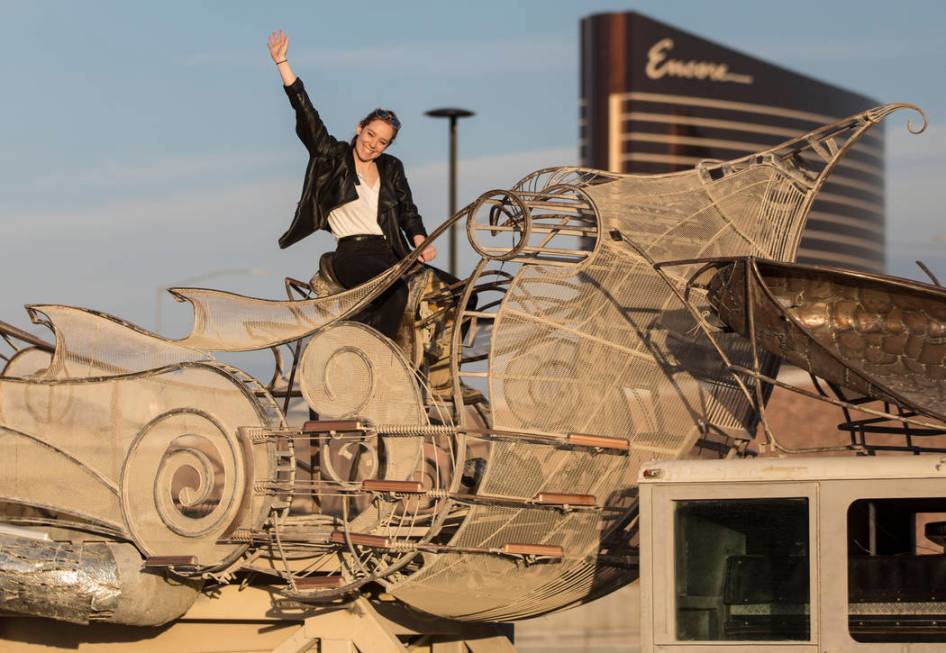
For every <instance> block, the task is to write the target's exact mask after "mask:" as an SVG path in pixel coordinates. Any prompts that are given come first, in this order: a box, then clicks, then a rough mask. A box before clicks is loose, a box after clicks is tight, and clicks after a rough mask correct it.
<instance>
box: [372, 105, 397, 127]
mask: <svg viewBox="0 0 946 653" xmlns="http://www.w3.org/2000/svg"><path fill="white" fill-rule="evenodd" d="M374 116H375V117H376V118H380V119H381V120H383V121H384V122H386V123H388V124H389V125H391V126H392V127H394V129H400V128H401V121H400V120H398V119H397V116H396V115H394V112H393V111H388V110H387V109H376V110H375V112H374Z"/></svg>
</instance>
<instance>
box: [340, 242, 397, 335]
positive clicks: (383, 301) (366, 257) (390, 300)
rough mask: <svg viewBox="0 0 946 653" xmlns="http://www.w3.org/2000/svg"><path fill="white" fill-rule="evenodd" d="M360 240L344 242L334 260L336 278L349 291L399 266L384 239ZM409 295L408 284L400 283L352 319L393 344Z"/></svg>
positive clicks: (393, 285) (394, 284)
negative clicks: (382, 335) (372, 328)
mask: <svg viewBox="0 0 946 653" xmlns="http://www.w3.org/2000/svg"><path fill="white" fill-rule="evenodd" d="M356 238H357V239H349V238H341V239H340V240H339V241H338V248H337V249H336V250H335V256H334V257H332V268H333V269H334V270H335V277H336V278H337V279H338V280H339V282H341V284H342V285H343V286H344V287H345V288H346V289H348V288H354V287H355V286H357V285H360V284H362V283H364V282H365V281H368V279H372V278H374V277H376V276H378V275H379V274H381V273H382V272H384V271H385V270H387V269H388V268H390V267H391V266H393V265H395V264H397V262H398V259H397V257H396V256H395V255H394V252H393V251H391V248H390V246H388V243H387V241H386V240H385V239H384V236H372V237H369V238H365V237H364V236H358V237H356ZM407 294H408V292H407V284H406V283H404V280H403V279H398V280H397V281H395V282H394V283H393V284H392V285H391V286H389V287H388V289H387V290H385V291H384V292H383V293H381V295H380V296H379V297H378V298H377V299H375V300H374V301H373V302H371V303H370V304H369V305H368V306H367V307H366V308H365V310H363V311H361V312H360V313H358V314H357V315H355V316H353V317H352V319H353V320H355V321H356V322H361V323H363V324H367V325H369V326H371V327H374V328H375V329H377V330H378V331H380V332H381V333H383V334H384V335H386V336H387V337H388V338H391V339H392V340H393V339H394V336H396V335H397V329H398V326H400V324H401V317H402V316H403V315H404V308H405V307H406V306H407Z"/></svg>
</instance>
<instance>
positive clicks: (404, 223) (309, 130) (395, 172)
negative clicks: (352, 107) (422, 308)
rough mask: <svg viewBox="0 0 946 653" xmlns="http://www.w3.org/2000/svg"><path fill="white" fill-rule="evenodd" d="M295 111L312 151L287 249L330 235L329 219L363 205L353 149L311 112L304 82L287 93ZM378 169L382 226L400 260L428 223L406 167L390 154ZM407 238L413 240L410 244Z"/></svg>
mask: <svg viewBox="0 0 946 653" xmlns="http://www.w3.org/2000/svg"><path fill="white" fill-rule="evenodd" d="M285 89H286V95H288V96H289V102H290V104H292V108H293V109H295V110H296V134H298V136H299V139H300V140H301V141H302V143H303V144H304V145H305V146H306V149H308V150H309V164H308V166H307V167H306V171H305V182H304V183H303V185H302V197H301V198H300V199H299V204H298V206H297V207H296V214H295V217H293V219H292V224H291V225H290V226H289V229H288V230H287V231H286V233H284V234H283V235H282V236H280V238H279V246H280V247H281V248H282V249H285V248H286V247H289V246H290V245H292V244H293V243H297V242H299V241H300V240H302V239H303V238H305V237H306V236H308V235H309V234H312V233H314V232H315V231H316V230H318V229H325V230H328V229H329V226H328V215H329V213H331V212H332V211H334V210H335V209H336V208H338V207H339V206H341V205H342V204H346V203H348V202H351V201H353V200H355V199H358V192H357V191H356V190H355V184H357V183H358V175H357V174H355V159H354V154H353V152H352V146H351V143H348V142H347V141H340V140H338V139H337V138H335V137H333V136H332V135H331V134H329V133H328V130H327V129H326V128H325V125H324V124H323V123H322V119H321V118H319V113H318V111H316V110H315V107H313V106H312V102H311V101H310V100H309V96H308V94H307V93H306V92H305V87H304V86H303V85H302V80H301V79H298V78H297V79H296V81H295V82H293V84H292V85H291V86H287V87H285ZM375 163H376V164H377V166H378V172H379V173H380V176H381V190H380V192H379V194H378V224H379V225H380V226H381V231H382V232H383V233H384V236H385V238H386V239H387V241H388V244H390V245H391V249H392V250H394V253H395V254H396V255H397V257H398V258H404V257H405V256H406V255H407V254H408V253H409V252H410V251H411V250H412V249H414V243H413V237H414V236H416V235H418V234H420V235H423V236H426V235H427V231H426V230H425V229H424V223H423V220H421V217H420V215H419V214H418V213H417V206H415V205H414V200H413V198H412V197H411V189H410V186H408V185H407V177H405V175H404V165H403V164H402V163H401V162H400V161H399V160H398V159H396V158H395V157H393V156H390V155H388V154H382V155H381V156H379V157H378V158H377V159H376V160H375ZM405 236H407V237H410V238H411V240H410V241H409V240H407V238H405Z"/></svg>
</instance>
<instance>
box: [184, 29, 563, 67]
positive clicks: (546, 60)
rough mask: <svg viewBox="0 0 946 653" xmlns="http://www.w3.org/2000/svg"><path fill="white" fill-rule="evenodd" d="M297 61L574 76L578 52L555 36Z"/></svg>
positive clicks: (228, 61) (197, 62)
mask: <svg viewBox="0 0 946 653" xmlns="http://www.w3.org/2000/svg"><path fill="white" fill-rule="evenodd" d="M293 62H294V63H296V64H298V65H299V66H300V67H305V68H308V69H318V68H323V69H324V68H328V69H331V70H333V71H336V72H338V71H342V72H344V71H351V72H359V71H370V72H372V73H385V72H396V73H404V72H405V71H408V72H410V73H411V74H420V75H450V76H451V77H457V76H471V75H486V74H500V73H511V74H520V73H523V74H525V73H543V72H562V73H574V72H575V71H577V70H578V53H577V51H576V46H575V43H574V42H573V41H572V40H570V39H563V38H559V37H554V36H544V37H538V38H528V39H515V40H512V41H509V40H503V41H484V42H465V43H442V44H424V43H412V44H395V45H385V46H377V47H366V48H345V49H331V50H313V49H304V50H300V51H297V52H296V53H295V54H294V55H293ZM182 63H183V64H184V65H187V66H205V65H214V66H222V65H238V66H240V67H247V66H254V65H259V53H254V54H253V55H251V54H250V53H249V52H245V51H240V52H204V53H196V54H193V55H190V56H188V57H186V58H184V59H183V60H182Z"/></svg>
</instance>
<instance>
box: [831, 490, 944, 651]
mask: <svg viewBox="0 0 946 653" xmlns="http://www.w3.org/2000/svg"><path fill="white" fill-rule="evenodd" d="M847 531H848V543H847V544H848V546H847V552H848V614H849V618H848V624H849V628H850V632H851V637H853V638H854V639H855V640H857V641H859V642H946V555H944V551H943V547H944V545H946V499H943V498H935V499H930V498H915V499H862V500H860V501H855V502H854V503H852V504H851V507H850V508H849V509H848V513H847Z"/></svg>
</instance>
